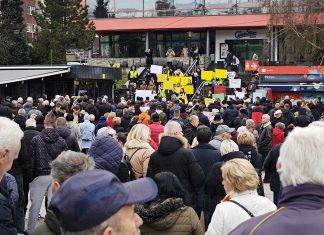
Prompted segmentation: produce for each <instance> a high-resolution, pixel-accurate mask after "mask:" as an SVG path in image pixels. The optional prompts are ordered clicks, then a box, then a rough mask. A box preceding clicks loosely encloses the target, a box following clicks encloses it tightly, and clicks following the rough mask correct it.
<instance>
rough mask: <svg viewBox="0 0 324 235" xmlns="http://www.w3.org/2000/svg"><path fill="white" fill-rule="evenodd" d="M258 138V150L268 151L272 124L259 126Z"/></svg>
mask: <svg viewBox="0 0 324 235" xmlns="http://www.w3.org/2000/svg"><path fill="white" fill-rule="evenodd" d="M258 132H259V139H258V150H259V152H261V151H270V150H271V148H272V126H271V125H268V126H267V127H263V125H261V126H260V129H259V131H258Z"/></svg>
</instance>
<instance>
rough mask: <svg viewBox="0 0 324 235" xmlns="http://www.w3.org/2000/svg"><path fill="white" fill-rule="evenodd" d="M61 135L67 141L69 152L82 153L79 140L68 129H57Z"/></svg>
mask: <svg viewBox="0 0 324 235" xmlns="http://www.w3.org/2000/svg"><path fill="white" fill-rule="evenodd" d="M56 130H57V131H58V133H59V135H60V136H61V137H62V138H63V139H64V140H65V142H66V144H67V146H68V148H69V150H72V151H74V152H80V146H79V143H78V140H77V139H76V138H75V136H74V135H72V132H71V130H70V129H68V128H67V127H57V128H56Z"/></svg>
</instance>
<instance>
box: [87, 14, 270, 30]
mask: <svg viewBox="0 0 324 235" xmlns="http://www.w3.org/2000/svg"><path fill="white" fill-rule="evenodd" d="M269 19H270V15H268V14H260V15H226V16H195V17H165V18H132V19H96V20H93V21H94V23H95V26H96V31H129V30H134V31H139V30H174V29H178V30H179V29H180V30H181V29H207V28H208V29H231V28H235V29H237V28H266V27H267V25H268V22H269Z"/></svg>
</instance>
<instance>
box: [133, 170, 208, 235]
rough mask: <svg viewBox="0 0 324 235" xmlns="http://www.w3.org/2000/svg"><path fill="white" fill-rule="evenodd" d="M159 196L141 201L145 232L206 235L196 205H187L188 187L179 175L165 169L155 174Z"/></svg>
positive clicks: (142, 228) (170, 234)
mask: <svg viewBox="0 0 324 235" xmlns="http://www.w3.org/2000/svg"><path fill="white" fill-rule="evenodd" d="M154 181H155V182H156V184H157V187H158V195H157V197H156V198H155V199H154V200H153V201H151V202H148V203H146V204H143V205H138V206H136V207H135V211H136V212H137V213H138V215H139V216H140V217H141V218H142V219H143V225H142V226H141V228H140V230H141V234H142V235H148V234H150V235H158V234H163V235H172V234H176V233H179V232H181V234H183V235H203V234H204V230H203V228H202V226H201V223H200V221H199V219H198V216H197V214H196V213H195V211H194V210H193V208H192V207H188V206H185V204H184V202H185V197H186V191H185V189H184V188H183V186H182V185H181V183H180V181H179V179H178V178H177V176H175V175H174V174H173V173H171V172H161V173H158V174H156V175H155V176H154Z"/></svg>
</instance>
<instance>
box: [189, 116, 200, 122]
mask: <svg viewBox="0 0 324 235" xmlns="http://www.w3.org/2000/svg"><path fill="white" fill-rule="evenodd" d="M188 120H189V122H192V121H193V120H199V117H198V116H197V115H191V116H190V117H189V118H188Z"/></svg>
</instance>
